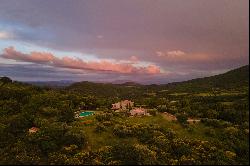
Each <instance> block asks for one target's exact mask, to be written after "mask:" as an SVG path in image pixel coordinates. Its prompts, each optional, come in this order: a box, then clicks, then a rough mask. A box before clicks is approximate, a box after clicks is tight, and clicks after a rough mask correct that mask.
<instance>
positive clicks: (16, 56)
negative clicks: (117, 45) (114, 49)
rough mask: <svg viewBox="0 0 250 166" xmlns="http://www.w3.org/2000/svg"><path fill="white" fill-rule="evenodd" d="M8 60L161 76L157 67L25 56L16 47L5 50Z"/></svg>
mask: <svg viewBox="0 0 250 166" xmlns="http://www.w3.org/2000/svg"><path fill="white" fill-rule="evenodd" d="M1 56H2V57H3V58H6V59H13V60H17V61H24V62H32V63H39V64H46V65H50V66H54V67H62V68H68V69H81V70H94V71H112V72H117V73H125V74H133V73H140V74H159V73H161V71H160V68H159V67H158V66H155V65H149V66H146V67H138V66H134V65H132V64H130V63H113V62H110V61H107V60H101V61H98V62H95V61H92V62H87V61H84V60H82V59H79V58H78V59H74V58H71V57H63V58H58V57H56V56H54V55H53V54H51V53H46V52H31V53H30V54H24V53H22V52H19V51H16V50H15V48H14V47H8V48H5V49H4V53H3V54H2V55H1Z"/></svg>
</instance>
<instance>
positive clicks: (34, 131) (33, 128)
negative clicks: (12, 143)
mask: <svg viewBox="0 0 250 166" xmlns="http://www.w3.org/2000/svg"><path fill="white" fill-rule="evenodd" d="M39 130H40V129H39V128H37V127H31V128H30V129H29V133H36V132H37V131H39Z"/></svg>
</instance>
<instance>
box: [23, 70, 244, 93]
mask: <svg viewBox="0 0 250 166" xmlns="http://www.w3.org/2000/svg"><path fill="white" fill-rule="evenodd" d="M26 83H29V84H33V85H37V86H51V87H67V86H70V87H71V88H72V87H75V86H76V87H78V88H80V87H81V86H82V87H85V86H88V87H89V86H91V85H95V87H96V86H98V85H100V86H101V88H104V87H103V86H105V85H110V86H111V85H114V86H116V85H117V86H141V87H152V86H153V87H158V88H160V87H161V88H162V87H167V88H174V89H176V90H177V89H178V90H180V89H183V88H185V89H186V88H190V89H192V88H193V87H196V88H200V89H204V88H205V89H208V88H211V87H223V88H230V87H240V86H243V85H246V84H248V83H249V65H246V66H243V67H240V68H237V69H234V70H230V71H228V72H226V73H223V74H219V75H215V76H210V77H204V78H196V79H192V80H188V81H182V82H173V83H168V84H161V85H156V84H152V85H142V84H139V83H136V82H133V81H131V80H115V81H112V82H100V81H99V82H90V81H82V82H75V81H72V80H60V81H29V82H26Z"/></svg>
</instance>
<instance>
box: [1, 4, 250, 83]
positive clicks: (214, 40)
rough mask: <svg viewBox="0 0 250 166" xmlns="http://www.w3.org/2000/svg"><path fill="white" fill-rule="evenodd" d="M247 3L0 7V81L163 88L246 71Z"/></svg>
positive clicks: (8, 5)
mask: <svg viewBox="0 0 250 166" xmlns="http://www.w3.org/2000/svg"><path fill="white" fill-rule="evenodd" d="M248 6H249V1H248V0H72V1H69V0H0V76H3V75H5V76H9V77H11V78H12V79H15V80H20V81H52V80H74V81H103V82H111V81H115V80H130V81H134V82H139V83H144V84H151V83H168V82H173V81H183V80H188V79H193V78H197V77H205V76H211V75H215V74H219V73H223V72H225V71H228V70H230V69H234V68H237V67H240V66H243V65H246V64H248V63H249V46H248V45H249V30H248V29H249V21H248V20H249V7H248Z"/></svg>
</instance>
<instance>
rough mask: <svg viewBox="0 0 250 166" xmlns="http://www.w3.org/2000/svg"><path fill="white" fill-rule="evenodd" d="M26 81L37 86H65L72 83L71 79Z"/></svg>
mask: <svg viewBox="0 0 250 166" xmlns="http://www.w3.org/2000/svg"><path fill="white" fill-rule="evenodd" d="M26 83H29V84H32V85H37V86H50V87H66V86H69V85H71V84H73V83H74V81H72V80H60V81H28V82H26Z"/></svg>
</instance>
